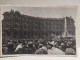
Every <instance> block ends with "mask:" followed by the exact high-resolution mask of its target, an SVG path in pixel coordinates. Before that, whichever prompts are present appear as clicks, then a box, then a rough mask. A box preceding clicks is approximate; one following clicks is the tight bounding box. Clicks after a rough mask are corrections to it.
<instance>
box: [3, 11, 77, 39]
mask: <svg viewBox="0 0 80 60" xmlns="http://www.w3.org/2000/svg"><path fill="white" fill-rule="evenodd" d="M3 16H4V18H3V20H2V37H3V38H10V39H11V38H15V39H17V38H20V39H36V38H45V37H48V36H50V35H51V34H55V35H60V36H61V35H62V33H63V32H64V26H65V18H66V23H67V27H66V29H67V32H68V33H69V34H70V35H73V36H74V35H75V25H74V20H73V18H71V17H65V18H64V17H62V18H43V17H34V16H28V15H23V14H20V12H18V11H13V10H11V11H9V12H4V14H3Z"/></svg>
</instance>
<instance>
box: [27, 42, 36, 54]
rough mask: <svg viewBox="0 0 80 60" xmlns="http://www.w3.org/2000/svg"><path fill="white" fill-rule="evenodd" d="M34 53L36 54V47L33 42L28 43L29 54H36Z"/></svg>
mask: <svg viewBox="0 0 80 60" xmlns="http://www.w3.org/2000/svg"><path fill="white" fill-rule="evenodd" d="M34 53H35V48H34V46H33V42H32V41H30V42H29V43H28V54H34Z"/></svg>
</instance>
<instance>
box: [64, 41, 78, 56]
mask: <svg viewBox="0 0 80 60" xmlns="http://www.w3.org/2000/svg"><path fill="white" fill-rule="evenodd" d="M65 54H66V55H75V54H76V52H75V50H74V49H72V45H71V43H70V42H68V43H67V48H66V51H65Z"/></svg>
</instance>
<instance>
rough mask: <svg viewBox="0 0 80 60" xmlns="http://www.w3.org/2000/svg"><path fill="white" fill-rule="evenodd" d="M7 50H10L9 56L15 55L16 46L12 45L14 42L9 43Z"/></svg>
mask: <svg viewBox="0 0 80 60" xmlns="http://www.w3.org/2000/svg"><path fill="white" fill-rule="evenodd" d="M7 48H8V54H13V53H14V44H13V43H12V41H8V44H7Z"/></svg>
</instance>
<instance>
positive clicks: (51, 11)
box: [1, 6, 77, 19]
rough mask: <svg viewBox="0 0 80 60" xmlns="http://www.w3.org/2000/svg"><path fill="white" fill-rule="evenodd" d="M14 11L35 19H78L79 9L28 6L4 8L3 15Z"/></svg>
mask: <svg viewBox="0 0 80 60" xmlns="http://www.w3.org/2000/svg"><path fill="white" fill-rule="evenodd" d="M11 9H13V10H14V11H19V12H20V13H21V14H24V15H29V16H35V17H43V18H62V17H66V16H68V17H70V16H72V18H74V19H75V18H76V15H77V7H76V6H74V7H71V6H70V7H26V6H2V9H1V13H2V14H3V13H4V12H5V11H10V10H11Z"/></svg>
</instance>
